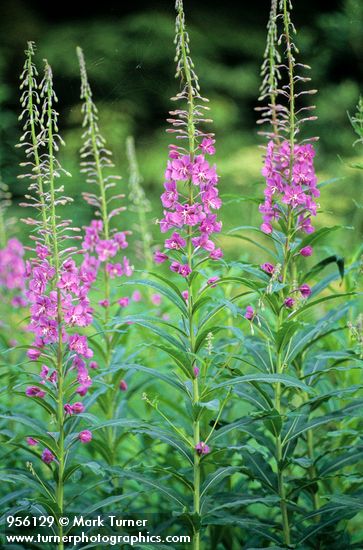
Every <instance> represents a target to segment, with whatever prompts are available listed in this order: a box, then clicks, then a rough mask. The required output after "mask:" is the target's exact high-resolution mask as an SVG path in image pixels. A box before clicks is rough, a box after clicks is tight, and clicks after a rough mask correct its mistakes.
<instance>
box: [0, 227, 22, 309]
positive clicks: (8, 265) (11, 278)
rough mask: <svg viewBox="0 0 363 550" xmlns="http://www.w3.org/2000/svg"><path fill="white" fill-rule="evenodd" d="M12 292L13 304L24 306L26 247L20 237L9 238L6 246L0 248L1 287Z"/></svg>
mask: <svg viewBox="0 0 363 550" xmlns="http://www.w3.org/2000/svg"><path fill="white" fill-rule="evenodd" d="M1 287H3V288H4V289H6V290H9V291H11V293H12V300H11V302H12V305H13V306H14V307H24V306H25V305H26V300H25V296H24V291H25V262H24V247H23V245H22V244H21V242H20V241H18V239H15V238H13V239H9V240H8V242H7V244H6V246H5V248H3V249H1V250H0V288H1Z"/></svg>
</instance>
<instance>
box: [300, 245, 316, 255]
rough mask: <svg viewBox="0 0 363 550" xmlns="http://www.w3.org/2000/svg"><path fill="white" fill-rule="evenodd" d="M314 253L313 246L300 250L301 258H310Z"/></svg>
mask: <svg viewBox="0 0 363 550" xmlns="http://www.w3.org/2000/svg"><path fill="white" fill-rule="evenodd" d="M312 253H313V247H312V246H304V248H302V249H301V250H300V254H301V256H305V257H308V256H311V255H312Z"/></svg>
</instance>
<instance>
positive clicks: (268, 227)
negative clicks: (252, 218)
mask: <svg viewBox="0 0 363 550" xmlns="http://www.w3.org/2000/svg"><path fill="white" fill-rule="evenodd" d="M261 231H263V232H264V233H266V234H267V235H269V234H270V233H272V225H271V224H270V223H266V222H265V223H263V224H261Z"/></svg>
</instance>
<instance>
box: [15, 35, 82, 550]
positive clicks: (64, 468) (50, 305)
mask: <svg viewBox="0 0 363 550" xmlns="http://www.w3.org/2000/svg"><path fill="white" fill-rule="evenodd" d="M25 53H26V61H25V66H24V71H23V73H22V75H21V82H22V83H21V89H22V97H21V104H22V107H23V112H22V115H21V120H22V121H23V129H24V134H23V136H22V139H21V145H22V146H24V147H25V151H26V157H27V160H26V162H25V163H23V166H26V167H27V169H28V170H29V172H28V173H27V175H26V176H25V177H26V178H27V179H28V180H29V181H30V185H29V195H27V196H26V198H27V200H28V203H27V204H24V206H28V207H31V208H32V211H33V212H34V215H32V216H29V217H28V218H26V219H25V220H24V221H25V223H27V224H28V225H29V226H30V229H31V235H30V238H31V241H32V242H33V247H32V248H31V250H30V252H31V259H30V261H28V262H27V266H26V274H27V278H28V282H27V291H26V297H27V299H28V301H29V304H30V318H29V327H28V330H29V332H30V333H31V334H32V335H33V342H32V344H31V346H30V347H29V349H28V351H27V356H28V359H29V361H31V366H32V368H31V369H29V374H28V376H29V378H30V379H31V383H30V385H28V386H27V387H26V390H25V395H26V398H27V399H28V400H29V406H30V407H31V406H32V405H30V403H31V402H33V403H36V404H37V405H39V406H40V407H42V408H43V410H44V411H45V412H46V414H47V415H48V423H47V424H48V425H46V424H45V422H44V421H43V422H37V421H36V420H35V419H34V420H33V421H31V419H28V421H25V420H24V418H22V417H20V420H19V421H20V422H25V424H26V425H27V426H29V427H30V428H31V432H30V433H29V434H28V437H27V439H26V442H27V445H28V449H29V452H31V453H32V454H33V455H34V457H36V458H37V459H38V460H39V461H40V460H41V461H42V462H43V463H44V464H46V465H47V468H48V474H50V477H49V475H48V476H47V477H45V475H44V474H45V472H44V469H42V468H40V467H39V464H38V462H36V463H35V464H33V463H31V462H29V463H28V470H29V474H28V477H29V478H30V479H31V480H32V481H33V483H34V482H35V484H36V485H37V486H38V490H39V492H40V494H41V498H39V499H37V500H36V502H37V503H38V505H39V504H40V505H41V506H42V507H43V508H45V509H46V510H47V512H49V513H51V514H52V515H53V516H54V517H55V518H56V520H57V528H58V534H59V535H60V536H62V534H63V526H62V525H61V524H60V523H59V522H58V518H59V517H60V516H62V515H63V513H64V511H65V509H66V502H65V485H66V481H67V479H68V478H69V476H70V475H71V473H73V472H74V471H76V470H77V468H79V464H78V465H77V464H76V465H75V464H73V465H72V464H71V462H72V457H73V455H74V454H75V453H77V448H78V447H79V445H82V444H84V443H88V442H90V441H91V439H92V432H91V431H90V430H88V429H86V430H81V431H78V429H77V431H75V429H74V428H75V426H77V425H78V422H77V421H76V423H75V422H74V418H75V417H76V416H77V415H79V414H80V413H82V412H83V411H84V409H85V405H84V403H83V402H82V398H83V397H84V396H85V395H86V394H87V392H88V390H89V387H90V386H91V384H92V381H91V378H90V376H89V371H88V367H87V363H88V361H89V359H91V358H92V355H93V352H92V350H91V349H90V347H89V345H88V341H87V337H86V336H85V335H84V334H83V333H82V331H83V329H84V327H86V326H88V325H89V324H90V323H91V322H92V308H91V306H90V303H89V299H88V293H89V291H90V288H91V284H92V278H90V277H89V270H88V265H87V263H86V262H83V263H82V264H81V266H80V267H77V266H76V263H75V260H74V254H75V253H76V252H78V249H79V247H78V246H77V240H76V241H75V239H77V231H78V230H77V229H76V228H74V227H72V225H71V221H70V220H65V219H62V218H61V217H60V215H59V213H58V211H59V208H60V207H61V206H64V205H65V204H67V203H69V202H70V199H69V198H68V197H66V196H65V195H64V186H63V184H62V183H61V184H58V180H59V179H63V178H64V177H65V176H67V175H68V174H67V173H66V172H65V171H64V170H63V168H62V167H61V165H60V163H59V161H58V159H57V158H56V154H57V152H58V150H59V148H60V146H61V145H62V144H63V141H62V139H61V137H60V136H59V134H58V113H57V111H56V109H55V105H56V102H57V98H56V95H55V92H54V88H53V77H52V70H51V67H50V66H49V64H48V62H47V61H45V69H44V77H43V79H42V81H41V83H40V84H38V82H37V70H36V68H35V65H34V62H33V56H34V45H33V43H28V48H27V50H26V52H25ZM38 106H39V107H38ZM58 547H59V549H62V548H63V547H64V546H63V542H60V543H59V546H58Z"/></svg>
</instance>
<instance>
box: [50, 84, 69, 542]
mask: <svg viewBox="0 0 363 550" xmlns="http://www.w3.org/2000/svg"><path fill="white" fill-rule="evenodd" d="M52 99H53V98H52V87H51V84H50V82H48V97H47V100H48V112H47V116H48V155H49V192H50V225H51V236H52V244H53V259H54V269H55V280H56V281H58V280H59V274H60V262H59V248H58V234H57V216H56V208H55V188H54V178H55V174H54V147H53V118H52ZM57 323H58V351H57V375H58V380H57V382H58V397H57V425H58V434H59V438H58V461H59V464H58V481H57V491H56V500H57V505H58V509H59V513H60V516H63V510H64V479H63V478H64V467H65V452H64V404H63V400H64V395H63V392H64V387H63V385H64V373H63V339H62V304H61V294H60V290H59V289H58V288H57ZM58 533H59V537H60V543H59V545H58V550H63V549H64V545H63V541H62V537H63V526H62V525H61V524H58Z"/></svg>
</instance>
